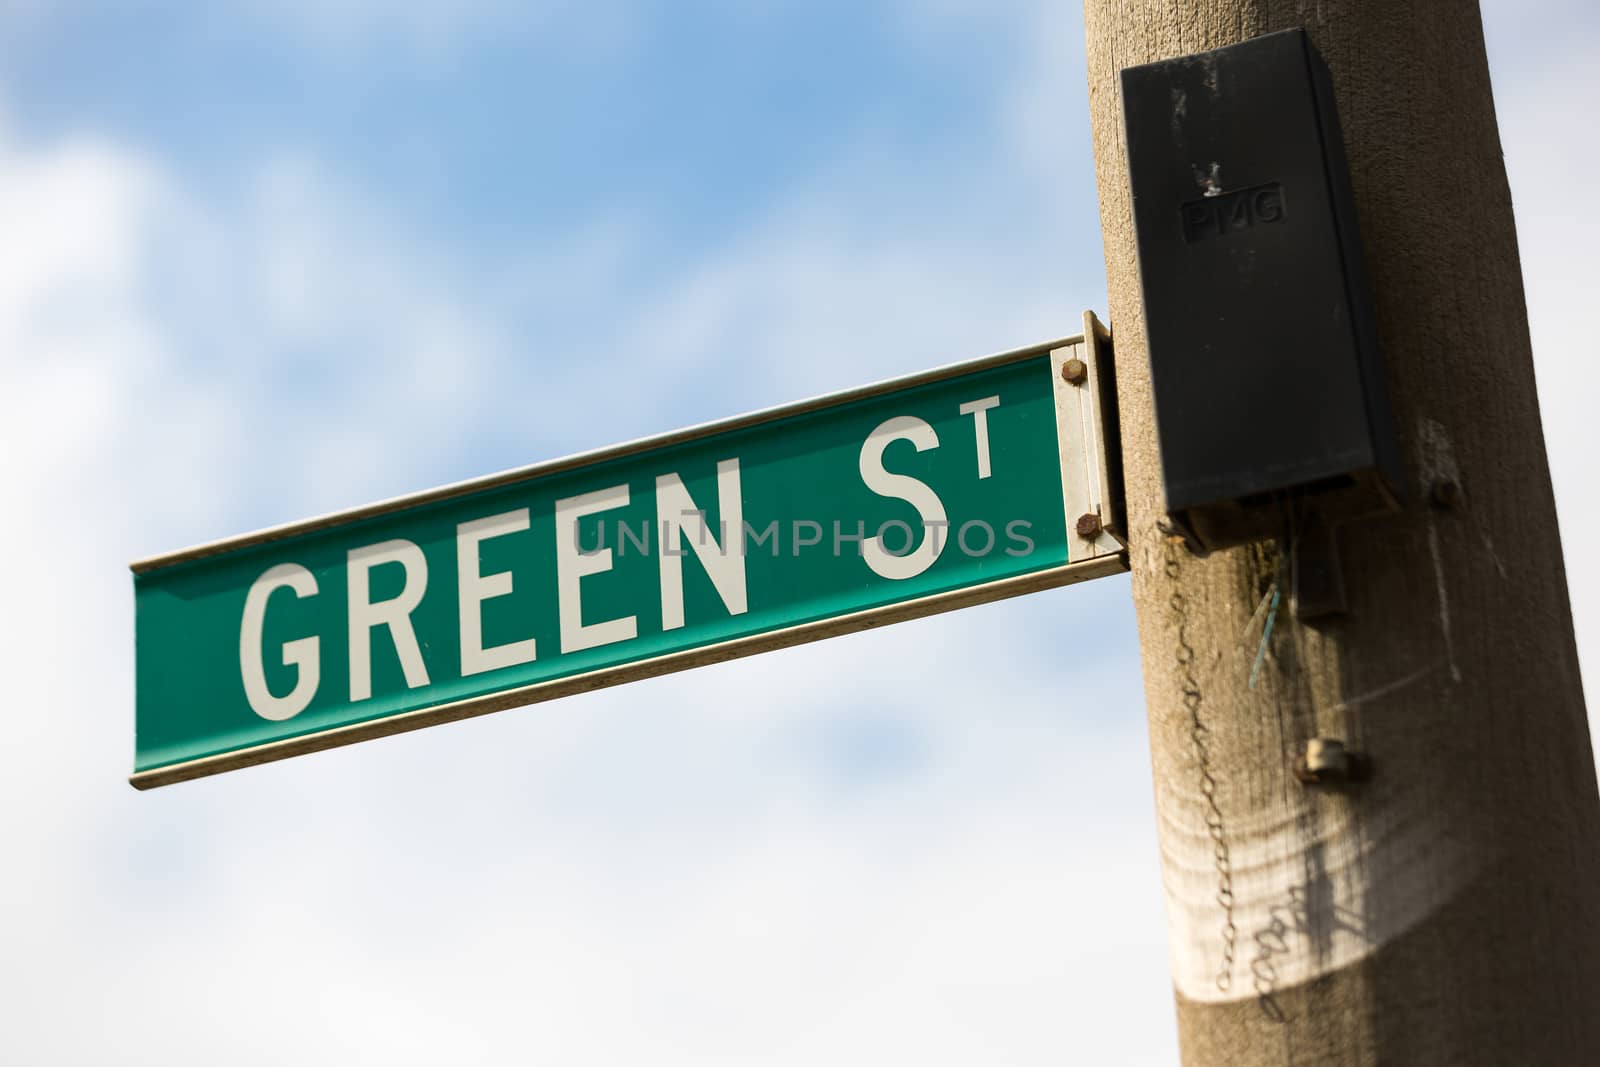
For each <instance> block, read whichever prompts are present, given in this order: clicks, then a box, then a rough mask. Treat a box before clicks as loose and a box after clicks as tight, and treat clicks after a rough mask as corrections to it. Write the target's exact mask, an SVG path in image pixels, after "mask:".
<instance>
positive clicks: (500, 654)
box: [456, 508, 538, 678]
mask: <svg viewBox="0 0 1600 1067" xmlns="http://www.w3.org/2000/svg"><path fill="white" fill-rule="evenodd" d="M527 528H528V509H527V508H518V509H517V510H515V511H507V512H505V513H503V514H500V515H491V516H489V517H488V518H486V519H474V520H473V521H472V522H463V523H461V524H459V525H458V526H457V527H456V583H457V587H458V592H459V593H460V602H461V676H462V677H463V678H465V677H466V676H467V675H469V674H482V673H483V672H484V671H492V670H498V669H499V668H501V667H514V666H516V665H517V664H519V663H532V662H533V661H534V660H535V659H537V658H538V657H537V655H536V654H535V644H534V640H533V638H531V637H530V638H528V639H527V640H526V641H513V642H511V643H510V644H506V645H496V646H494V647H493V648H484V647H483V602H484V601H485V600H493V599H494V598H495V597H501V596H506V595H507V594H509V593H510V592H511V572H510V571H496V572H495V573H493V574H484V573H483V571H482V565H483V561H482V559H481V558H480V554H479V546H480V545H481V544H482V543H483V542H484V541H488V540H490V539H492V538H495V537H504V536H505V535H506V534H513V533H518V532H520V531H522V530H526V529H527Z"/></svg>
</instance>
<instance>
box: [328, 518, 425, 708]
mask: <svg viewBox="0 0 1600 1067" xmlns="http://www.w3.org/2000/svg"><path fill="white" fill-rule="evenodd" d="M385 563H398V564H400V565H401V566H402V567H403V568H405V581H404V584H403V585H401V587H400V593H399V595H398V596H396V597H394V598H393V599H392V600H380V601H379V602H378V603H376V604H374V603H372V581H371V572H372V568H374V567H379V566H382V565H383V564H385ZM346 571H347V582H348V587H349V592H350V605H349V611H350V699H351V700H352V701H356V700H366V699H368V698H370V697H371V696H372V631H373V628H374V627H378V626H387V627H388V628H389V636H390V637H391V638H392V639H393V640H394V650H395V654H396V655H398V656H399V657H400V669H401V670H402V671H403V672H404V673H405V678H406V685H407V686H408V687H409V688H411V689H416V688H417V687H418V686H424V685H427V684H428V669H427V668H426V667H425V666H423V663H422V650H421V649H420V648H418V647H417V632H416V631H415V630H414V629H412V627H411V613H412V612H413V611H415V610H417V605H418V604H420V603H422V594H423V593H424V592H426V590H427V588H428V561H427V559H426V558H424V557H423V555H422V549H420V548H418V547H417V546H416V545H415V544H413V543H412V542H410V541H404V540H394V541H384V542H382V543H381V544H376V545H368V546H366V547H365V548H356V549H351V551H350V554H349V557H348V559H347V562H346Z"/></svg>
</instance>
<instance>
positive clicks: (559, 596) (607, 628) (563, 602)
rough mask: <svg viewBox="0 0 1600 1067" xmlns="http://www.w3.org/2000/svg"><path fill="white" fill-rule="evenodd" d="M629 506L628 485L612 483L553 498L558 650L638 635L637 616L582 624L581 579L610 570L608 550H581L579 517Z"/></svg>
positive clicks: (569, 650) (610, 642) (603, 643)
mask: <svg viewBox="0 0 1600 1067" xmlns="http://www.w3.org/2000/svg"><path fill="white" fill-rule="evenodd" d="M627 506H628V487H627V486H626V485H614V486H612V487H611V488H610V489H600V490H598V491H596V492H593V493H584V494H583V495H582V496H569V497H567V498H566V499H565V500H557V501H556V601H557V604H558V607H559V614H560V616H561V651H562V652H581V651H583V650H584V649H586V648H595V647H597V646H599V645H609V644H612V643H613V642H616V641H631V640H633V639H634V638H635V637H638V636H639V623H638V619H637V616H634V615H627V616H624V617H623V618H620V619H608V620H607V621H605V622H596V623H590V624H589V625H587V626H585V625H584V623H583V578H584V577H585V576H586V575H590V574H600V573H601V572H603V571H608V570H610V569H611V549H609V548H602V549H599V550H597V551H594V552H584V551H583V550H582V549H581V548H579V546H578V520H579V519H581V518H583V516H585V515H593V514H594V513H596V512H599V511H612V510H614V509H616V508H624V507H627Z"/></svg>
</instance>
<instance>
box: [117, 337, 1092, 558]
mask: <svg viewBox="0 0 1600 1067" xmlns="http://www.w3.org/2000/svg"><path fill="white" fill-rule="evenodd" d="M1083 341H1084V338H1083V336H1082V335H1078V336H1074V337H1065V338H1058V339H1056V340H1052V341H1045V342H1042V343H1039V344H1032V345H1027V346H1025V347H1022V348H1013V349H1009V350H1007V351H1004V352H997V353H994V354H992V355H988V356H980V357H978V358H977V359H971V360H966V361H964V362H961V363H950V364H946V365H945V366H942V367H935V368H934V369H932V370H926V371H919V372H918V373H916V374H907V375H904V376H902V377H899V378H890V379H886V380H884V381H879V382H873V383H870V384H868V385H861V386H857V387H855V388H853V389H845V390H842V391H840V392H836V393H825V394H823V395H820V396H815V397H811V398H809V399H806V400H798V401H794V402H791V403H788V404H780V405H778V406H776V407H770V408H762V409H760V410H757V411H752V412H748V413H746V414H743V415H734V416H732V417H730V418H725V419H718V420H716V421H713V422H705V423H699V424H696V425H694V426H689V427H685V428H683V429H680V430H673V431H671V432H668V433H663V434H657V435H654V436H651V437H642V438H638V439H636V440H633V441H628V442H625V443H623V444H617V445H608V446H606V447H604V448H597V449H592V450H590V451H587V452H577V453H574V454H572V455H568V456H562V457H560V458H558V459H552V460H545V461H543V462H540V463H533V464H529V465H527V466H523V467H515V468H512V469H510V470H505V471H500V472H498V473H496V474H488V475H484V476H482V477H478V478H470V479H467V480H466V481H460V482H453V483H451V484H449V485H443V486H439V487H437V488H434V489H425V490H422V491H420V492H416V493H409V494H406V495H403V496H397V497H392V498H390V499H388V500H382V501H378V502H376V503H372V504H366V505H363V506H361V507H356V508H350V509H347V510H344V511H337V512H330V513H328V514H325V515H319V516H315V517H313V518H309V519H300V520H297V521H294V522H289V523H283V524H281V525H277V526H270V527H267V528H266V529H262V530H257V531H254V532H252V533H246V534H238V535H235V536H232V537H226V538H222V539H220V540H216V541H208V542H205V543H204V544H199V545H195V546H193V547H191V548H185V549H181V550H179V551H177V552H168V553H163V554H161V555H158V556H150V557H146V558H144V559H139V560H135V561H134V562H132V563H130V564H129V565H128V567H129V570H131V571H132V572H133V573H134V574H136V575H138V574H146V573H149V572H150V571H155V570H160V569H162V568H164V567H173V566H177V565H179V564H182V563H190V562H193V561H195V560H199V559H206V558H209V557H212V556H219V555H222V554H223V553H225V552H231V551H234V550H237V549H244V548H252V547H254V546H256V545H263V544H268V543H270V542H272V541H278V540H283V539H285V538H288V537H293V536H296V535H298V534H307V533H314V532H316V531H319V530H326V529H330V528H332V527H335V526H340V525H343V524H345V523H350V522H357V521H359V520H362V519H369V518H373V517H375V516H378V515H385V514H388V513H390V512H395V511H401V510H403V509H405V508H409V507H415V506H418V505H422V504H432V503H436V502H438V501H441V500H450V499H453V498H455V497H461V496H466V495H467V494H469V493H475V492H479V491H483V490H489V489H497V488H500V487H502V486H506V485H513V484H516V483H518V482H523V481H528V480H530V479H533V478H538V477H542V476H545V475H550V474H556V473H559V472H561V471H568V470H574V469H576V468H579V467H583V466H588V465H590V464H594V463H601V462H605V461H607V460H612V459H620V458H622V457H625V456H630V455H636V454H638V453H641V452H646V451H649V450H650V449H654V448H662V447H665V446H668V445H676V444H683V443H685V442H688V441H694V440H697V439H699V438H702V437H709V436H711V435H712V434H717V433H723V432H726V431H730V430H742V429H746V428H748V427H751V426H759V425H761V424H762V423H766V422H775V421H777V420H778V419H783V418H788V417H790V416H793V415H803V414H807V413H809V412H813V411H820V410H822V409H824V408H829V407H835V406H838V405H840V404H845V403H849V402H851V401H855V400H865V399H868V398H871V397H874V396H881V395H883V394H885V393H892V392H895V391H897V390H900V389H909V388H913V387H915V386H919V385H928V384H931V383H933V382H940V381H944V380H946V379H948V378H958V377H960V376H962V375H963V374H971V373H973V372H976V371H982V370H989V369H991V368H993V367H1003V366H1006V365H1007V364H1010V363H1017V362H1020V361H1022V360H1024V359H1029V358H1033V357H1036V356H1041V355H1044V354H1046V353H1047V352H1051V351H1053V350H1056V349H1061V348H1065V347H1067V346H1070V345H1075V344H1081V343H1083ZM1058 380H1059V379H1058ZM1070 525H1071V524H1070V522H1069V524H1068V526H1069V530H1070Z"/></svg>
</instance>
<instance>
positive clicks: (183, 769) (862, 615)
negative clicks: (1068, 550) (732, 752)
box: [128, 342, 1128, 789]
mask: <svg viewBox="0 0 1600 1067" xmlns="http://www.w3.org/2000/svg"><path fill="white" fill-rule="evenodd" d="M1053 347H1058V348H1059V347H1062V346H1061V344H1060V343H1059V342H1056V343H1055V344H1054V345H1053ZM1029 351H1035V350H1029ZM1127 569H1128V560H1127V555H1126V553H1115V554H1108V555H1099V556H1094V557H1091V558H1089V559H1084V560H1080V561H1078V562H1069V563H1065V564H1062V565H1061V566H1059V567H1052V568H1050V569H1048V570H1044V571H1035V572H1033V573H1030V574H1020V575H1016V576H1014V577H1011V578H1007V579H1004V580H1002V581H998V582H992V583H989V584H986V585H980V586H973V587H969V588H964V589H952V590H947V591H945V592H943V593H934V594H931V595H929V596H923V597H917V598H915V599H913V600H905V601H901V602H899V603H895V604H886V605H883V606H880V607H876V608H869V609H866V610H864V611H858V612H853V613H851V614H849V615H842V616H839V617H837V618H831V619H819V620H817V621H814V622H809V623H802V624H800V625H798V626H788V627H783V628H781V629H777V630H770V631H767V632H766V633H760V634H751V635H748V636H745V637H738V638H734V639H732V640H729V641H722V642H719V643H717V644H713V645H706V646H703V647H701V648H693V649H685V650H683V651H681V652H672V653H668V654H666V655H663V656H655V657H652V658H650V659H646V660H639V661H636V662H633V663H625V664H618V665H616V666H614V667H607V668H602V669H600V670H596V671H589V672H586V673H584V674H580V675H575V676H573V677H570V678H557V679H552V680H550V681H547V682H537V683H534V684H533V685H526V686H521V687H519V688H516V689H508V690H504V691H501V692H497V693H486V694H484V695H482V696H476V697H469V698H467V699H465V700H458V701H453V702H451V703H447V704H438V705H435V706H433V707H427V708H418V709H416V710H414V711H407V712H401V713H399V714H397V715H389V716H385V717H383V718H378V719H371V720H368V721H366V722H359V723H350V724H348V725H344V726H336V727H333V728H331V729H328V730H321V731H318V732H316V733H311V734H305V735H302V736H300V737H290V738H284V739H283V740H279V741H269V742H267V743H266V744H262V745H255V746H252V747H249V748H243V749H239V750H236V751H233V752H223V753H219V754H217V755H214V756H204V757H201V758H200V759H194V760H185V761H183V762H181V763H172V764H168V765H166V766H163V767H152V768H150V769H149V770H144V771H136V772H134V774H132V775H131V776H130V777H129V778H128V783H129V784H130V785H132V786H133V787H134V788H135V789H152V788H155V787H157V786H163V785H173V784H175V783H177V782H185V781H190V780H192V779H195V778H204V777H207V776H210V775H213V774H220V773H222V772H223V771H232V770H239V769H241V768H244V767H253V766H256V765H258V764H262V763H271V762H274V761H276V760H280V759H287V758H289V757H291V756H301V755H307V754H310V753H312V752H321V751H325V750H327V749H331V748H338V747H341V746H343V745H349V744H354V743H356V742H358V741H370V740H376V739H377V738H380V737H389V736H392V735H394V734H400V733H407V732H409V731H412V730H419V729H423V728H425V727H429V726H440V725H443V724H445V723H450V722H458V721H460V720H462V719H469V718H474V717H476V716H479V715H487V714H489V713H491V712H496V711H505V710H508V709H510V708H514V707H522V706H526V705H529V704H537V703H542V702H543V701H546V700H553V699H555V698H557V697H564V696H572V695H575V694H577V693H584V692H589V691H591V690H595V689H604V688H607V687H609V686H613V685H620V684H623V683H625V682H634V681H641V680H643V679H646V678H655V677H659V676H661V675H664V674H672V673H675V672H677V671H682V670H688V669H690V668H692V667H701V666H706V665H709V664H712V663H723V662H726V661H728V660H733V659H739V658H741V657H744V656H750V655H755V654H757V653H761V652H770V651H775V650H777V649H780V648H789V647H791V646H794V645H799V644H805V643H808V642H811V641H817V640H821V639H823V638H827V637H837V636H842V635H844V634H850V633H857V632H860V631H862V630H869V629H873V628H875V627H878V626H884V625H888V624H890V623H896V622H905V621H908V620H911V619H919V618H925V617H927V616H929V615H937V614H939V613H941V612H945V611H953V610H956V609H958V608H965V607H973V606H975V605H978V604H987V603H990V602H992V601H996V600H1004V599H1007V598H1009V597H1014V596H1020V595H1022V594H1024V593H1032V592H1038V591H1040V590H1044V589H1053V588H1056V587H1058V586H1064V585H1071V584H1073V583H1075V582H1081V581H1086V580H1088V579H1091V578H1100V577H1104V576H1107V575H1110V574H1116V573H1119V572H1121V571H1125V570H1127Z"/></svg>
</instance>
